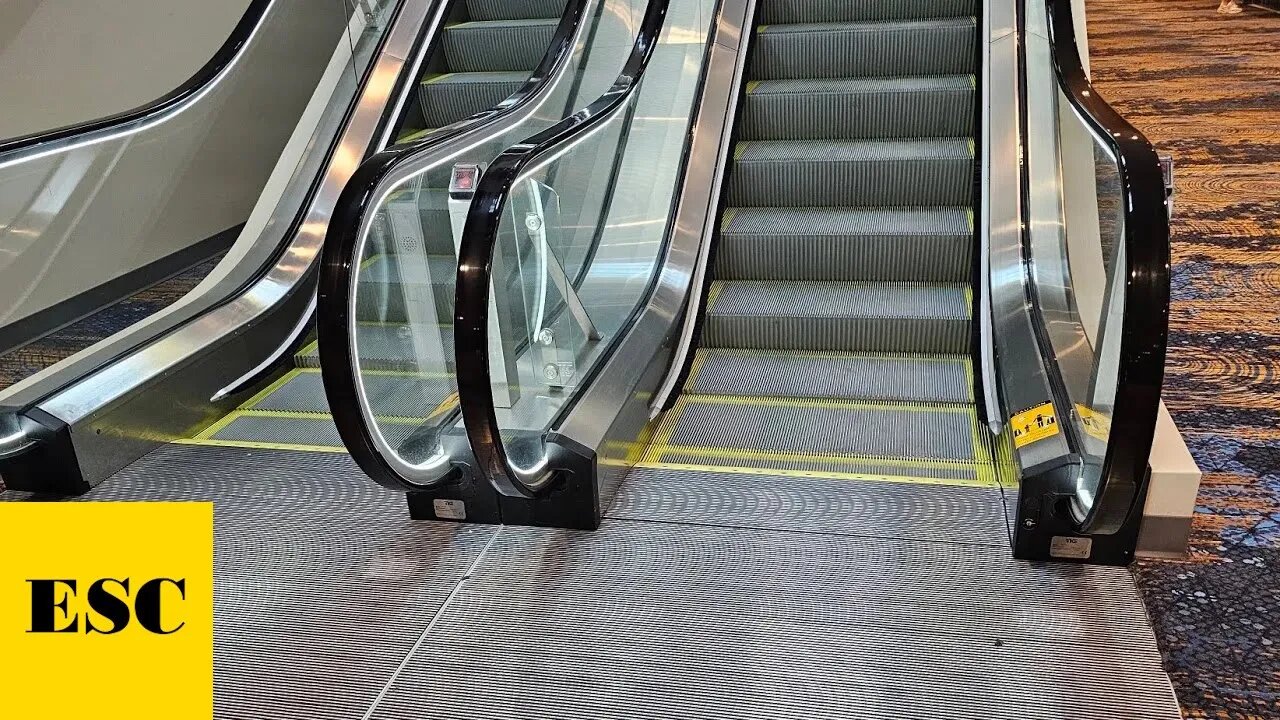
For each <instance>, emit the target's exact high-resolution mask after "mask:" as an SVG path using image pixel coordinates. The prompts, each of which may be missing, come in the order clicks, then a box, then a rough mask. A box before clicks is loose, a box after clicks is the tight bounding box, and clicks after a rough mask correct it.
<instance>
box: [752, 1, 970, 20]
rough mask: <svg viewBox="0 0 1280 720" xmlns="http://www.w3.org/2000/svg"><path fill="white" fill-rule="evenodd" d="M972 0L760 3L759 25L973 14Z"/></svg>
mask: <svg viewBox="0 0 1280 720" xmlns="http://www.w3.org/2000/svg"><path fill="white" fill-rule="evenodd" d="M976 9H977V2H976V1H975V0H859V1H858V2H848V0H764V2H762V3H761V7H760V22H762V23H764V24H766V25H774V24H780V23H820V22H856V21H871V20H910V19H923V18H939V17H956V16H960V15H973V14H974V12H975V11H976Z"/></svg>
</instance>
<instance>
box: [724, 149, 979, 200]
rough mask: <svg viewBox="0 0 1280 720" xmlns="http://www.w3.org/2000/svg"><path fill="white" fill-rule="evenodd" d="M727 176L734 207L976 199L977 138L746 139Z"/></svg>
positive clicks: (736, 152) (737, 151) (736, 151)
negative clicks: (974, 141)
mask: <svg viewBox="0 0 1280 720" xmlns="http://www.w3.org/2000/svg"><path fill="white" fill-rule="evenodd" d="M728 180H729V194H728V200H727V202H728V204H729V205H730V206H732V207H761V206H765V207H812V206H818V205H822V206H829V205H838V206H844V207H859V206H869V205H897V206H921V205H970V204H972V202H973V141H972V140H970V139H968V138H930V139H917V140H796V141H791V140H761V141H755V142H743V143H738V145H737V147H736V148H735V151H734V166H733V168H732V170H731V171H730V173H729V178H728Z"/></svg>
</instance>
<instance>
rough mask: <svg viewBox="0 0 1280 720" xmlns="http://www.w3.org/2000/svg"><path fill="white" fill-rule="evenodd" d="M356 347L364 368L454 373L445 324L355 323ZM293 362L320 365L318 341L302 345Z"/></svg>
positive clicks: (450, 346)
mask: <svg viewBox="0 0 1280 720" xmlns="http://www.w3.org/2000/svg"><path fill="white" fill-rule="evenodd" d="M415 339H416V342H415ZM356 347H357V348H358V351H359V353H360V367H361V368H362V369H364V370H366V371H368V370H393V371H401V372H415V373H416V372H424V373H438V372H444V373H451V372H453V367H454V352H453V332H452V330H451V329H450V328H449V327H447V326H439V325H410V324H408V323H363V322H362V323H359V324H358V325H356ZM419 353H420V354H419ZM294 362H295V364H296V365H297V366H298V367H304V368H318V367H320V351H319V347H318V346H317V344H316V343H312V344H311V345H309V346H307V347H305V348H303V349H302V351H301V352H299V353H298V354H297V355H296V356H294Z"/></svg>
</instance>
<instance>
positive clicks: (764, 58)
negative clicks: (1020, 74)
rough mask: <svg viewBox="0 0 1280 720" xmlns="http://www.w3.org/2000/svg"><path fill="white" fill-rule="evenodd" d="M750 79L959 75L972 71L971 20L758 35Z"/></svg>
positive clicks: (778, 29)
mask: <svg viewBox="0 0 1280 720" xmlns="http://www.w3.org/2000/svg"><path fill="white" fill-rule="evenodd" d="M757 39H758V40H759V44H758V45H757V47H756V51H755V55H754V57H753V59H752V64H751V75H752V79H755V80H770V79H774V78H799V77H807V78H848V77H860V76H870V75H876V76H912V75H962V74H970V73H972V72H973V70H974V52H975V48H976V47H977V46H976V44H975V43H976V42H977V30H976V25H975V22H974V18H972V17H962V18H942V19H936V20H919V21H890V22H869V23H816V24H795V25H769V26H766V27H763V28H761V29H760V31H759V34H758V35H757Z"/></svg>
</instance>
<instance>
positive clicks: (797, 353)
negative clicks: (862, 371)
mask: <svg viewBox="0 0 1280 720" xmlns="http://www.w3.org/2000/svg"><path fill="white" fill-rule="evenodd" d="M704 353H705V354H708V355H712V354H715V355H737V356H748V357H762V358H774V357H803V358H814V359H819V360H851V359H858V360H891V361H901V362H904V363H905V362H911V363H916V362H924V363H938V364H943V365H945V364H952V363H954V364H956V365H963V366H969V365H971V362H972V361H971V360H970V358H969V356H968V355H962V354H958V353H957V354H954V355H941V354H935V353H906V352H904V353H890V352H884V353H871V352H855V351H848V352H845V351H841V350H765V349H759V348H698V354H700V355H701V354H704Z"/></svg>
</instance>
